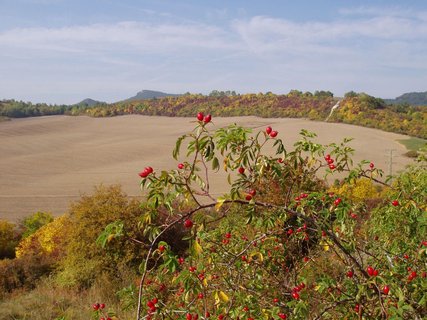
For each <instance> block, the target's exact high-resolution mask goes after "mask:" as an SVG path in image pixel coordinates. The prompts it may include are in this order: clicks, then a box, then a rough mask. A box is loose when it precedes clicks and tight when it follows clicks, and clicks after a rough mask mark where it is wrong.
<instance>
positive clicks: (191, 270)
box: [188, 266, 196, 272]
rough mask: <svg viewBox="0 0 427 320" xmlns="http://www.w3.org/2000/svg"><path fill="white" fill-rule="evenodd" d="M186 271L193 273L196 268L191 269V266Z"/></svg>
mask: <svg viewBox="0 0 427 320" xmlns="http://www.w3.org/2000/svg"><path fill="white" fill-rule="evenodd" d="M188 270H189V271H190V272H194V271H196V267H193V266H191V267H188Z"/></svg>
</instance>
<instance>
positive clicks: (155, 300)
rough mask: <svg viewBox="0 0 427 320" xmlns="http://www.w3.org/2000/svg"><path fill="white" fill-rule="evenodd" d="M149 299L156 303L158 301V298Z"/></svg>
mask: <svg viewBox="0 0 427 320" xmlns="http://www.w3.org/2000/svg"><path fill="white" fill-rule="evenodd" d="M151 301H153V303H154V304H156V303H157V302H159V299H157V298H153V300H151Z"/></svg>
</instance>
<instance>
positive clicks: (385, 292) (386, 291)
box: [383, 286, 390, 295]
mask: <svg viewBox="0 0 427 320" xmlns="http://www.w3.org/2000/svg"><path fill="white" fill-rule="evenodd" d="M389 292H390V287H389V286H384V288H383V293H384V294H385V295H387V294H388V293H389Z"/></svg>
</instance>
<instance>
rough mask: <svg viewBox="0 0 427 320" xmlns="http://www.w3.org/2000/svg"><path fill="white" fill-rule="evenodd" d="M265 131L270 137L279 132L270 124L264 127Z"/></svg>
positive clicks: (275, 135)
mask: <svg viewBox="0 0 427 320" xmlns="http://www.w3.org/2000/svg"><path fill="white" fill-rule="evenodd" d="M265 132H266V133H267V134H268V135H269V136H270V137H272V138H275V137H277V134H278V133H279V132H277V131H276V130H273V129H272V128H271V127H270V126H268V127H267V128H266V129H265Z"/></svg>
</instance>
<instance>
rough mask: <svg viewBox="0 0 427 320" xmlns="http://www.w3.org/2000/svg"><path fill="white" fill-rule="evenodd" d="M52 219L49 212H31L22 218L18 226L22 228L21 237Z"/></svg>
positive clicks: (26, 235) (31, 232)
mask: <svg viewBox="0 0 427 320" xmlns="http://www.w3.org/2000/svg"><path fill="white" fill-rule="evenodd" d="M52 221H53V216H52V214H51V213H46V212H40V211H38V212H36V213H34V214H32V215H31V216H29V217H26V218H24V219H23V220H22V221H21V223H20V227H21V228H22V230H23V232H22V237H23V238H26V237H28V236H29V235H31V234H33V233H34V232H36V231H37V230H38V229H40V228H41V227H42V226H44V225H46V224H48V223H49V222H52Z"/></svg>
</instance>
